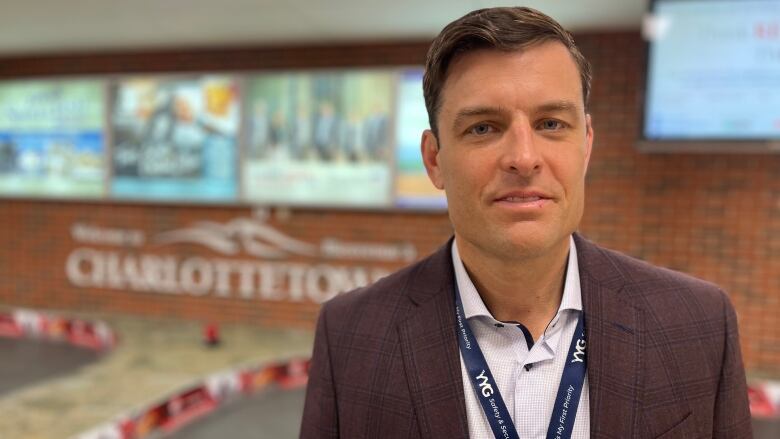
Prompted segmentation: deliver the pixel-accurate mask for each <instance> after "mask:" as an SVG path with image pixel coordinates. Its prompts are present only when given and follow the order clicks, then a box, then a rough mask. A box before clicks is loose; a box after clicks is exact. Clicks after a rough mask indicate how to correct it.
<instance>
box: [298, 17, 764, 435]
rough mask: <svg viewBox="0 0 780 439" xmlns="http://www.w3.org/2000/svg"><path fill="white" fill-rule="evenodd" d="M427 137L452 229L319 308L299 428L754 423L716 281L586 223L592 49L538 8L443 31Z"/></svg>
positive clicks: (354, 431)
mask: <svg viewBox="0 0 780 439" xmlns="http://www.w3.org/2000/svg"><path fill="white" fill-rule="evenodd" d="M423 82H424V84H423V87H424V92H425V101H426V107H427V109H428V114H429V119H430V125H431V130H430V131H426V132H425V133H424V134H423V138H422V154H423V160H424V162H425V166H426V169H427V171H428V175H429V177H430V179H431V181H432V182H433V183H434V185H436V186H437V187H438V188H440V189H443V190H444V191H445V193H446V195H447V201H448V206H449V216H450V220H451V222H452V225H453V228H454V231H455V236H454V239H453V240H452V241H451V242H450V243H448V244H447V245H445V246H444V247H442V248H441V249H440V250H439V251H438V252H436V253H435V254H434V255H432V256H430V257H428V258H426V259H424V260H422V261H420V262H419V263H416V264H414V265H412V266H410V267H407V268H405V269H403V270H401V271H399V272H397V273H395V274H393V275H390V276H388V277H386V278H384V279H382V280H380V281H379V282H377V283H376V284H374V285H372V286H369V287H366V288H363V289H361V290H358V291H355V292H352V293H349V294H346V295H343V296H340V297H337V298H336V299H334V300H332V301H330V302H329V303H327V304H326V305H325V306H324V307H323V309H322V312H321V314H320V318H319V322H318V326H317V334H316V340H315V346H314V354H313V359H312V365H311V372H310V381H309V387H308V392H307V397H306V406H305V409H304V415H303V424H302V432H301V437H304V438H330V437H342V438H362V437H367V438H368V437H370V438H462V437H472V438H488V437H501V438H514V437H521V438H559V437H560V438H566V437H575V438H586V437H593V438H621V439H622V438H710V437H716V438H749V437H750V436H751V433H750V415H749V411H748V407H747V392H746V385H745V376H744V370H743V366H742V361H741V357H740V348H739V340H738V335H737V327H736V318H735V314H734V310H733V308H732V306H731V305H730V303H729V301H728V299H727V297H726V296H725V295H724V294H723V292H721V291H720V290H719V289H718V288H717V287H715V286H713V285H711V284H708V283H705V282H703V281H699V280H696V279H693V278H690V277H688V276H685V275H682V274H679V273H674V272H672V271H668V270H664V269H660V268H656V267H652V266H650V265H648V264H646V263H643V262H640V261H637V260H634V259H631V258H629V257H627V256H624V255H621V254H618V253H615V252H612V251H608V250H605V249H602V248H600V247H597V246H596V245H594V244H592V243H590V242H588V241H586V240H585V239H584V238H582V237H581V236H579V235H578V234H576V233H575V230H576V228H577V225H578V223H579V221H580V218H581V216H582V212H583V205H584V179H585V173H586V170H587V166H588V161H589V158H590V154H591V146H592V143H593V136H594V134H593V128H592V126H591V120H590V116H589V115H588V114H587V113H586V103H587V100H588V94H589V90H590V68H589V66H588V63H587V61H586V60H585V59H584V58H583V57H582V55H581V54H580V52H579V50H578V49H577V47H576V46H575V44H574V41H573V39H572V38H571V36H570V35H569V34H568V33H567V32H566V31H565V30H564V29H563V28H561V26H560V25H559V24H558V23H557V22H555V21H554V20H552V19H551V18H549V17H547V16H546V15H544V14H541V13H539V12H537V11H534V10H532V9H527V8H495V9H486V10H480V11H475V12H472V13H470V14H467V15H466V16H464V17H462V18H460V19H458V20H456V21H455V22H453V23H451V24H450V25H448V26H447V27H445V28H444V30H442V32H441V34H440V35H439V36H438V37H437V38H436V39H435V40H434V42H433V44H432V46H431V48H430V51H429V52H428V58H427V61H426V72H425V78H424V81H423Z"/></svg>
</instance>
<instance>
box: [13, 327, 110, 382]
mask: <svg viewBox="0 0 780 439" xmlns="http://www.w3.org/2000/svg"><path fill="white" fill-rule="evenodd" d="M0 358H2V361H0V396H2V395H5V394H7V393H10V392H13V391H15V390H18V389H21V388H24V387H25V386H27V385H31V384H34V383H37V382H40V381H43V380H47V379H53V378H57V377H62V376H67V375H68V374H69V373H71V372H74V371H76V370H78V369H79V368H80V367H82V366H86V365H88V364H90V363H94V362H95V361H98V360H99V358H100V355H99V354H98V353H96V352H95V351H92V350H90V349H84V348H78V347H75V346H70V345H67V344H63V343H54V342H47V341H42V340H24V339H21V340H16V339H10V338H0Z"/></svg>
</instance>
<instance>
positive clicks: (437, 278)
mask: <svg viewBox="0 0 780 439" xmlns="http://www.w3.org/2000/svg"><path fill="white" fill-rule="evenodd" d="M451 242H452V241H450V242H449V243H448V244H447V245H445V246H443V247H442V248H441V249H440V250H439V251H438V252H437V254H435V255H434V256H433V257H432V258H430V259H429V261H428V263H427V264H426V265H424V266H423V267H421V269H420V270H419V271H418V273H416V275H415V277H414V278H413V279H412V280H411V281H410V283H409V285H408V286H407V289H408V294H409V298H410V299H411V301H412V302H413V304H414V305H415V307H414V308H413V309H412V311H411V312H410V313H409V315H408V317H407V318H406V319H405V320H404V321H402V322H401V323H400V324H399V325H398V328H397V330H398V336H399V340H400V346H401V354H402V357H403V363H404V368H405V372H406V377H407V381H408V385H409V392H410V394H411V397H412V401H413V404H414V409H415V414H416V416H417V422H418V425H419V427H420V435H421V436H422V437H425V438H441V439H445V438H446V439H451V438H460V437H462V438H466V437H468V421H467V419H466V403H465V397H464V394H463V382H462V378H461V369H460V353H459V351H458V344H457V334H456V332H455V300H454V296H453V294H454V293H453V282H454V274H453V270H452V262H451V259H450V258H451V256H450V251H449V249H450V244H451Z"/></svg>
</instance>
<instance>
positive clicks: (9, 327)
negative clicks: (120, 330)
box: [0, 309, 117, 351]
mask: <svg viewBox="0 0 780 439" xmlns="http://www.w3.org/2000/svg"><path fill="white" fill-rule="evenodd" d="M0 337H10V338H33V339H46V340H57V341H63V342H66V343H70V344H72V345H75V346H81V347H85V348H89V349H94V350H96V351H102V350H106V349H111V348H113V347H114V346H116V342H117V337H116V334H114V331H112V330H111V328H110V327H109V326H108V325H107V324H106V323H105V322H102V321H89V320H82V319H76V318H66V317H60V316H56V315H54V314H49V313H44V312H39V311H33V310H29V309H17V310H14V311H12V312H0Z"/></svg>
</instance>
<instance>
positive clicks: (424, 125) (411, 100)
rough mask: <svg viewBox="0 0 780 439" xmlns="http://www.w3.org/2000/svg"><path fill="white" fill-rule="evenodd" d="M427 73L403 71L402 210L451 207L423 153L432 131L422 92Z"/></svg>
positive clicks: (399, 126)
mask: <svg viewBox="0 0 780 439" xmlns="http://www.w3.org/2000/svg"><path fill="white" fill-rule="evenodd" d="M422 76H423V71H422V70H420V69H410V70H406V71H403V72H401V76H400V78H399V81H398V98H397V106H396V112H397V116H396V120H397V123H396V135H395V138H396V180H395V194H396V196H395V203H396V205H397V206H398V207H411V208H434V209H437V208H438V209H441V208H445V207H447V200H446V198H445V197H444V193H443V192H442V191H440V190H438V189H436V187H435V186H434V185H433V183H431V181H430V180H429V179H428V174H426V172H425V166H423V162H422V155H421V154H420V138H421V137H422V132H423V131H425V130H426V129H428V128H429V126H428V113H427V112H426V110H425V100H424V99H423V90H422Z"/></svg>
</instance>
